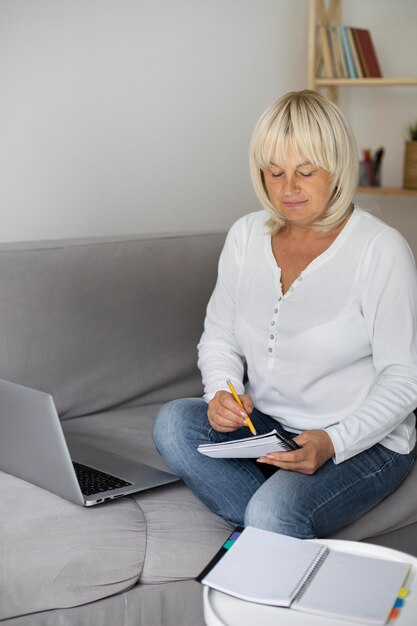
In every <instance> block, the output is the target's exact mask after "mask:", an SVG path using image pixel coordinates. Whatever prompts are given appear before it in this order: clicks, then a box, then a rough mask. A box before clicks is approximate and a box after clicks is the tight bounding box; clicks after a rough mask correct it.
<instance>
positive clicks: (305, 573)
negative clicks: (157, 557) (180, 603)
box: [197, 526, 412, 626]
mask: <svg viewBox="0 0 417 626" xmlns="http://www.w3.org/2000/svg"><path fill="white" fill-rule="evenodd" d="M411 570H412V566H411V564H410V563H407V562H399V561H390V560H386V559H379V558H374V557H368V556H362V555H357V554H350V553H347V552H341V551H338V550H334V549H332V548H329V547H328V546H326V545H324V544H321V543H319V542H316V541H310V540H305V539H297V538H294V537H287V536H285V535H280V534H278V533H273V532H269V531H266V530H261V529H259V528H254V527H252V526H246V528H244V529H243V528H241V527H238V528H236V529H235V530H234V532H233V533H232V534H231V535H230V537H229V538H228V540H227V541H226V542H225V543H224V544H223V547H222V548H221V549H220V551H219V552H218V553H217V554H216V555H215V556H214V558H213V559H212V560H211V561H210V563H209V564H208V565H207V567H206V568H205V569H204V570H203V571H202V572H201V574H200V575H199V576H198V577H197V580H198V581H199V582H201V583H202V584H203V585H206V586H208V587H210V588H212V589H216V590H217V591H221V592H223V593H226V594H229V595H232V596H235V597H237V598H240V599H242V600H247V601H250V602H257V603H259V604H268V605H272V606H279V607H286V608H289V609H292V610H296V611H301V612H304V613H311V614H315V615H322V616H326V617H329V618H336V619H337V618H339V619H345V620H348V621H353V622H357V623H360V624H374V625H375V626H377V625H378V626H382V625H383V624H385V623H386V621H387V620H388V619H389V617H390V616H393V613H392V611H393V607H394V605H395V604H397V605H398V601H397V600H398V598H405V597H406V596H407V593H408V588H407V585H408V583H409V575H410V572H411ZM277 620H278V621H279V618H278V617H277Z"/></svg>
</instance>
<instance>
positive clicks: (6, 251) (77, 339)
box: [0, 233, 224, 418]
mask: <svg viewBox="0 0 417 626" xmlns="http://www.w3.org/2000/svg"><path fill="white" fill-rule="evenodd" d="M223 242H224V234H209V233H207V234H202V235H184V236H180V235H176V236H166V237H163V236H162V237H154V238H152V237H147V238H142V239H140V238H138V239H127V240H122V241H108V240H107V241H106V240H99V241H97V242H89V241H88V240H87V241H80V242H69V243H66V242H55V243H53V244H51V245H50V246H48V245H47V244H46V243H42V245H41V244H38V245H36V244H35V245H32V247H31V245H30V244H24V245H20V246H17V245H16V250H15V249H13V248H12V246H11V245H2V246H0V290H1V293H2V294H5V297H3V298H1V299H0V378H4V379H6V380H11V381H12V382H16V383H19V384H22V385H26V386H28V387H34V388H35V389H41V390H44V391H47V392H48V393H51V394H52V395H53V396H54V398H55V401H56V404H57V408H58V412H59V414H60V416H61V418H67V417H73V416H77V415H86V414H89V413H96V412H99V411H104V410H106V409H109V408H112V407H118V406H123V405H125V406H133V405H137V404H146V403H151V402H164V401H168V400H171V399H173V398H175V397H180V396H187V395H198V394H201V392H202V386H201V377H200V374H199V372H198V369H197V365H196V361H197V356H196V345H197V342H198V339H199V337H200V335H201V332H202V328H203V320H204V315H205V309H206V306H207V302H208V300H209V297H210V294H211V291H212V290H213V287H214V283H215V280H216V273H217V263H218V257H219V254H220V250H221V247H222V245H223Z"/></svg>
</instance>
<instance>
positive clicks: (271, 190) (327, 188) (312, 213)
mask: <svg viewBox="0 0 417 626" xmlns="http://www.w3.org/2000/svg"><path fill="white" fill-rule="evenodd" d="M263 175H264V181H265V187H266V190H267V192H268V197H269V199H270V201H271V204H272V206H273V207H274V208H275V209H276V210H277V211H278V213H280V214H281V215H283V216H284V217H285V218H286V219H287V220H288V222H290V223H291V224H293V225H294V226H300V227H304V228H305V227H308V226H311V224H313V222H315V221H316V220H317V219H319V218H321V217H323V215H324V213H325V211H326V209H327V206H328V203H329V200H330V198H331V196H332V193H333V187H332V184H331V176H330V173H329V172H327V171H326V170H323V169H318V168H317V167H314V166H313V165H312V164H311V163H310V162H309V161H308V160H307V159H306V160H300V157H299V156H294V155H293V154H292V153H291V151H289V153H288V158H287V159H286V162H285V163H282V164H278V163H271V165H270V167H269V168H268V169H266V170H264V172H263Z"/></svg>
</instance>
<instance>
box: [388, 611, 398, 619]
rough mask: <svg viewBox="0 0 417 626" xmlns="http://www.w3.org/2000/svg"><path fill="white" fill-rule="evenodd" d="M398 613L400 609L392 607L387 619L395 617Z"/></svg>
mask: <svg viewBox="0 0 417 626" xmlns="http://www.w3.org/2000/svg"><path fill="white" fill-rule="evenodd" d="M399 614H400V609H392V611H391V613H390V615H389V618H388V619H395V618H396V617H398V616H399Z"/></svg>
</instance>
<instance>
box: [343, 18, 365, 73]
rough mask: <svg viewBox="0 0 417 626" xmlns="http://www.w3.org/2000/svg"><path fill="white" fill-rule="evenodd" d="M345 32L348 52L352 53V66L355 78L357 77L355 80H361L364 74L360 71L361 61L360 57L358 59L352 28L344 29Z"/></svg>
mask: <svg viewBox="0 0 417 626" xmlns="http://www.w3.org/2000/svg"><path fill="white" fill-rule="evenodd" d="M346 32H347V36H348V41H349V46H350V51H351V53H352V59H353V64H354V66H355V73H356V76H357V78H363V77H364V74H363V70H362V65H361V60H360V57H359V53H358V50H357V48H356V42H355V39H354V37H353V31H352V28H351V27H350V26H347V27H346Z"/></svg>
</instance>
